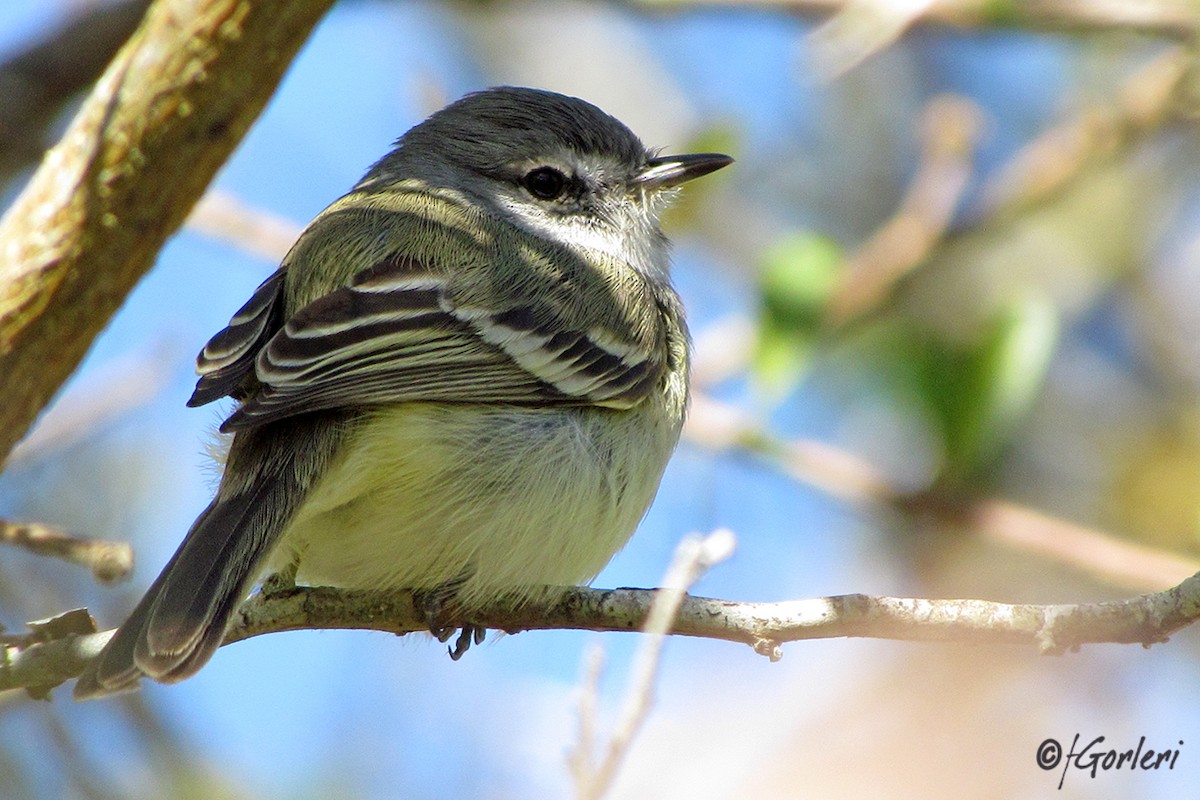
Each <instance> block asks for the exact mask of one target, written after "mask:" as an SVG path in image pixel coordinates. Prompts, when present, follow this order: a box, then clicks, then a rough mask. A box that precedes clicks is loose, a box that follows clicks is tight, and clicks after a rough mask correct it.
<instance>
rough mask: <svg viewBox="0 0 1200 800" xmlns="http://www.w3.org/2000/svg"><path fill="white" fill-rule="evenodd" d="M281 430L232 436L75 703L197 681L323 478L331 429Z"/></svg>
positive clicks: (78, 687) (287, 425)
mask: <svg viewBox="0 0 1200 800" xmlns="http://www.w3.org/2000/svg"><path fill="white" fill-rule="evenodd" d="M314 422H315V421H309V422H308V424H303V423H301V421H300V420H288V421H283V422H280V423H275V424H273V425H269V426H264V428H262V429H257V430H249V431H245V432H243V433H239V434H238V436H237V437H236V438H235V440H234V443H233V446H232V448H231V450H230V454H229V460H228V462H227V465H226V470H225V476H224V477H223V478H222V481H221V487H220V489H219V490H218V491H217V496H216V497H215V498H214V499H213V501H212V503H210V504H209V506H208V508H206V509H205V510H204V512H203V513H202V514H201V515H200V516H199V518H198V519H197V520H196V521H195V522H194V523H193V524H192V527H191V530H189V531H188V534H187V536H186V537H185V538H184V540H183V543H182V544H181V545H180V546H179V549H178V550H176V551H175V555H174V556H172V557H171V560H170V561H169V562H167V565H166V567H164V568H163V571H162V573H161V574H160V575H159V576H158V579H157V580H155V581H154V583H153V585H151V587H150V589H149V590H148V591H147V592H146V595H145V597H143V598H142V600H141V602H139V603H138V605H137V607H136V608H135V609H134V610H133V613H132V614H131V615H130V616H129V619H128V620H126V621H125V624H123V625H122V626H121V627H120V628H119V629H118V630H117V632H116V634H114V635H113V638H112V639H110V640H109V642H108V644H106V645H105V646H104V649H103V650H102V651H101V652H100V654H99V655H98V656H97V657H96V658H95V659H94V660H93V661H92V662H90V663H89V664H88V666H87V668H86V669H85V670H84V672H83V674H82V675H81V676H80V677H79V680H78V681H77V682H76V684H75V690H74V697H75V699H77V700H83V699H91V698H97V697H103V696H105V695H109V694H116V693H118V692H125V691H130V690H133V689H135V688H137V683H138V680H139V679H140V678H141V677H142V676H146V677H149V678H153V679H154V680H156V681H162V682H166V683H173V682H175V681H181V680H183V679H184V678H187V677H190V676H191V675H193V674H195V673H196V672H197V671H198V670H199V669H200V668H201V667H202V666H204V664H205V663H207V662H208V660H209V659H210V658H212V655H213V653H214V652H216V650H217V648H218V647H220V646H221V641H222V639H223V638H224V634H225V626H226V624H227V623H228V622H229V618H230V616H232V614H233V612H234V610H235V609H236V608H237V606H238V604H239V602H240V601H241V600H242V598H243V597H244V596H245V594H246V592H247V591H248V590H249V588H250V585H251V584H252V583H253V581H254V579H255V578H256V577H257V575H258V571H259V569H260V567H261V565H262V563H263V561H264V559H265V558H266V556H267V554H268V553H269V552H270V550H271V548H272V546H273V545H274V544H275V543H276V541H277V540H278V538H279V535H280V534H281V533H282V532H283V530H284V529H285V528H286V527H287V523H288V521H289V520H290V519H291V518H292V516H293V515H294V513H295V511H296V509H297V508H298V507H299V505H300V503H301V502H302V501H303V499H304V497H305V495H307V493H308V490H309V488H310V487H311V486H312V484H313V483H314V482H315V480H316V478H317V477H319V475H320V474H321V473H322V472H323V471H324V466H325V463H323V462H325V461H327V460H328V457H329V455H330V453H331V451H332V450H333V449H334V446H333V445H334V442H333V441H332V437H336V435H337V434H336V428H337V423H336V422H334V423H332V424H329V423H324V424H322V423H316V424H314Z"/></svg>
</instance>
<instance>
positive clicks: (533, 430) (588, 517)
mask: <svg viewBox="0 0 1200 800" xmlns="http://www.w3.org/2000/svg"><path fill="white" fill-rule="evenodd" d="M678 435H679V423H678V421H676V420H673V419H671V418H670V415H669V414H667V413H666V412H665V410H664V409H663V408H662V407H661V406H654V405H652V404H644V405H643V406H639V407H638V408H636V409H634V410H631V411H609V410H601V409H572V410H554V411H543V410H534V409H518V408H504V407H479V406H441V405H429V404H406V405H404V406H401V407H397V408H395V409H382V410H380V411H378V412H375V413H374V414H373V416H372V417H371V418H370V419H369V420H367V421H366V423H365V424H364V425H363V426H362V427H361V428H360V429H359V430H358V431H356V433H355V434H354V435H353V436H352V437H350V439H349V440H348V441H347V443H346V445H345V446H344V448H343V454H342V455H341V456H340V457H339V458H338V460H337V461H336V462H335V463H334V465H333V466H332V467H331V468H330V470H329V472H328V473H327V474H326V475H325V477H324V478H322V480H321V481H320V482H319V483H318V484H317V486H316V487H315V488H314V490H313V491H312V493H311V494H310V496H309V498H308V499H307V500H306V502H305V504H304V505H303V506H302V507H301V509H300V511H299V512H298V514H297V516H296V518H295V519H294V520H293V522H292V523H291V525H290V526H289V527H288V529H287V530H286V531H285V532H284V534H283V538H282V540H281V542H280V544H279V546H278V547H277V548H276V549H275V551H274V553H273V554H272V558H271V561H270V564H269V566H268V569H269V570H270V571H276V570H279V569H282V568H283V567H285V566H287V565H289V564H290V563H293V562H295V563H297V564H298V566H299V569H298V572H297V580H298V581H300V582H302V583H308V584H311V585H326V586H342V587H348V588H375V589H380V588H433V587H437V586H439V585H443V584H446V583H448V582H452V581H454V582H459V581H461V585H460V586H459V588H458V594H457V600H458V602H460V603H461V604H462V605H464V606H467V607H469V606H471V605H472V604H473V603H478V602H481V601H484V600H486V599H488V598H490V597H492V596H494V595H496V594H497V593H500V592H505V593H509V592H522V591H525V592H532V591H535V590H536V589H537V588H538V587H540V586H543V585H547V584H548V585H569V584H577V583H581V582H586V581H588V580H590V579H591V578H592V577H594V576H595V574H596V573H597V572H599V571H600V569H601V568H603V566H604V565H605V564H606V563H607V562H608V560H609V559H610V558H611V557H612V556H613V554H614V553H616V551H617V550H619V549H620V548H621V547H622V546H623V545H624V544H625V542H626V541H627V540H628V538H629V536H630V534H632V533H633V530H634V528H635V527H636V526H637V523H638V521H639V520H640V519H641V517H642V515H643V514H644V513H645V511H646V508H647V507H648V506H649V504H650V501H651V500H652V499H653V497H654V493H655V491H656V490H657V488H658V482H659V479H660V477H661V475H662V471H663V469H664V467H665V466H666V462H667V459H668V458H669V456H670V453H671V451H672V449H673V448H674V445H675V442H676V440H677V438H678Z"/></svg>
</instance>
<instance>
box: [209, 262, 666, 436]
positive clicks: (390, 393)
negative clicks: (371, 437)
mask: <svg viewBox="0 0 1200 800" xmlns="http://www.w3.org/2000/svg"><path fill="white" fill-rule="evenodd" d="M279 276H280V273H276V275H275V276H272V278H269V279H268V280H267V282H265V283H264V284H263V285H262V286H261V287H259V290H258V292H256V293H255V295H254V297H252V298H251V300H250V302H249V303H247V304H246V306H245V307H243V309H242V310H241V311H239V312H238V314H237V315H236V316H235V317H234V319H233V321H231V323H230V326H229V327H228V328H226V329H225V330H223V331H221V332H220V333H218V334H217V335H216V336H215V337H213V339H212V341H210V342H209V344H208V346H206V347H205V349H204V351H203V352H202V353H201V356H200V359H199V361H198V364H199V367H198V368H199V371H200V373H201V377H200V380H199V382H198V383H197V387H196V392H195V394H194V395H193V398H192V401H189V402H190V403H191V404H193V405H198V404H200V403H201V402H207V401H208V400H211V399H215V398H216V397H219V396H222V395H224V394H233V395H234V396H237V394H236V392H237V390H238V389H239V388H240V387H245V386H247V385H248V384H249V383H250V381H249V376H250V375H251V367H252V368H253V376H254V378H256V379H257V384H256V385H254V386H253V390H252V391H249V392H248V396H246V397H245V398H244V402H243V404H242V406H241V407H240V408H238V409H237V410H236V411H235V412H234V413H233V415H232V416H231V417H230V418H229V419H228V420H226V421H225V424H224V425H223V426H222V429H223V430H236V429H238V428H243V427H247V426H251V425H257V424H261V423H264V422H269V421H273V420H277V419H282V418H285V417H290V416H294V415H297V414H304V413H307V412H311V411H320V410H327V409H333V408H347V407H358V406H370V405H382V404H391V403H401V402H409V401H435V402H444V403H499V404H512V405H523V406H555V405H598V406H607V407H613V408H628V407H630V406H632V405H634V404H636V403H637V402H638V401H640V400H641V399H642V398H644V397H645V396H646V395H647V394H648V393H650V392H651V391H652V390H653V389H654V387H655V385H656V384H657V382H658V381H659V379H660V377H661V376H662V374H663V371H664V369H665V368H666V363H665V360H666V355H665V353H664V351H665V349H666V348H665V347H652V346H649V345H648V344H647V343H646V342H644V341H643V342H638V341H635V340H633V339H629V340H622V339H619V338H617V337H616V336H614V335H613V334H612V333H610V332H608V331H600V330H597V329H592V330H573V329H571V328H570V327H569V326H567V325H565V324H564V321H563V320H562V319H561V318H560V317H559V315H558V314H557V312H556V311H555V309H554V307H553V306H552V305H551V304H550V303H549V302H541V301H539V300H538V299H536V298H535V299H526V300H524V301H522V302H520V303H516V304H513V305H509V306H508V307H505V308H501V309H495V308H479V307H474V306H471V305H470V304H468V303H465V302H462V301H457V300H455V299H454V298H452V297H451V296H450V294H449V293H448V292H447V284H446V281H447V279H446V277H445V276H443V275H440V274H437V273H435V272H432V271H430V270H428V269H426V268H425V267H424V265H422V264H421V263H420V262H418V261H416V260H414V259H412V258H408V257H405V256H395V257H392V258H388V259H385V260H384V261H382V262H381V263H379V264H376V265H375V266H373V267H371V268H369V269H366V270H363V271H362V272H360V273H358V275H356V276H355V278H354V279H353V280H352V281H351V282H350V283H349V284H348V285H346V286H344V287H341V288H339V289H337V290H335V291H333V292H330V293H329V294H327V295H325V296H323V297H320V298H318V299H317V300H314V301H313V302H311V303H309V304H308V305H306V306H304V307H302V308H301V309H300V310H299V311H297V312H296V314H294V315H293V316H292V317H291V318H290V319H288V320H287V321H286V322H284V323H283V324H282V325H281V326H279V327H278V329H277V330H274V331H272V330H270V328H269V325H270V320H271V318H272V314H273V313H275V311H276V310H277V309H278V308H279V307H280V306H279V302H280V300H279V297H280V296H281V294H282V280H281V279H280V278H279ZM271 294H274V295H275V297H274V298H271V297H269V296H268V295H271ZM663 335H664V336H665V333H664V334H663Z"/></svg>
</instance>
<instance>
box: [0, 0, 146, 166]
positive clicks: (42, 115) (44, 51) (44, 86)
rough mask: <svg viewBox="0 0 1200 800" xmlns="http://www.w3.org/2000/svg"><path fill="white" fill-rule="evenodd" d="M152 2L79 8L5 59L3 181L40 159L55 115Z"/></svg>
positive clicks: (0, 139) (0, 78) (0, 107)
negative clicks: (35, 40) (56, 26)
mask: <svg viewBox="0 0 1200 800" xmlns="http://www.w3.org/2000/svg"><path fill="white" fill-rule="evenodd" d="M77 5H78V4H77ZM149 5H150V2H149V0H113V1H112V2H99V3H92V4H91V5H90V6H88V7H86V8H83V9H76V10H74V13H72V14H71V16H70V17H69V18H68V19H67V20H66V21H65V22H64V23H63V24H62V25H60V26H59V27H58V28H57V29H55V30H53V31H51V32H49V33H48V34H46V35H45V36H44V37H42V38H41V39H39V40H38V41H37V42H34V43H33V44H32V45H30V46H29V47H26V48H25V49H24V50H22V51H21V52H20V53H17V54H16V55H13V56H12V57H10V58H8V59H6V60H5V61H4V62H3V63H0V87H3V94H4V102H3V103H2V104H0V182H4V181H7V180H8V179H9V178H10V177H12V175H13V174H14V173H16V172H18V171H20V170H23V169H25V168H26V167H27V166H30V165H32V164H35V163H37V159H38V157H40V156H41V154H42V151H43V150H45V149H46V144H47V143H48V141H49V137H48V136H47V129H48V128H50V127H51V125H52V123H53V122H54V119H55V117H56V116H57V115H58V113H59V112H60V111H61V110H62V108H63V107H64V106H65V105H66V104H67V102H68V101H70V100H71V99H72V98H73V97H75V95H76V94H78V93H79V92H81V91H83V90H84V89H86V88H87V87H88V86H90V85H91V84H92V83H93V82H94V81H95V80H96V78H98V77H99V76H100V73H101V72H102V71H103V70H104V67H105V65H106V64H108V62H109V61H110V60H111V59H112V57H113V54H114V53H116V52H117V49H118V48H119V47H120V46H121V45H122V44H123V43H124V42H125V40H126V39H128V38H129V35H130V34H131V33H133V32H134V30H136V29H137V26H138V23H139V22H140V21H141V19H142V15H143V14H144V13H145V12H146V7H147V6H149Z"/></svg>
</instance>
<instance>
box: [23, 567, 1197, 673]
mask: <svg viewBox="0 0 1200 800" xmlns="http://www.w3.org/2000/svg"><path fill="white" fill-rule="evenodd" d="M659 593H660V592H659V591H658V590H653V589H588V588H584V587H570V588H562V589H561V590H560V591H556V592H554V593H553V594H552V595H550V596H548V598H547V599H544V600H541V601H535V602H513V601H512V600H510V599H506V598H501V599H499V600H497V601H496V602H495V603H493V604H491V605H489V606H486V607H484V608H481V609H479V610H477V611H475V612H472V614H471V621H472V622H474V623H476V624H479V625H483V626H486V627H488V628H494V629H499V630H503V631H507V632H509V633H518V632H520V631H532V630H564V629H566V630H589V631H613V632H618V631H638V630H641V629H642V628H643V627H644V626H645V624H646V620H647V619H648V618H649V615H650V609H651V606H652V605H653V603H654V599H655V597H656V596H658V594H659ZM1197 618H1200V574H1197V575H1193V576H1191V577H1190V578H1188V579H1187V580H1185V581H1183V582H1182V583H1180V584H1179V585H1178V586H1175V587H1172V588H1170V589H1166V590H1164V591H1161V592H1153V593H1150V594H1143V595H1140V596H1138V597H1133V598H1130V599H1127V600H1112V601H1107V602H1102V603H1081V604H1078V605H1011V604H1008V603H994V602H990V601H986V600H927V599H919V598H896V597H873V596H869V595H864V594H850V595H839V596H835V597H824V598H816V599H811V600H792V601H786V602H781V603H739V602H733V601H730V600H715V599H709V598H704V597H691V596H687V597H685V598H684V599H683V602H682V605H681V606H680V609H679V614H678V616H677V617H676V620H675V623H674V625H673V626H672V628H671V633H673V634H676V635H680V636H695V637H699V638H705V639H718V640H722V641H728V642H738V643H742V644H746V645H749V646H751V647H753V648H754V650H755V652H757V653H759V654H760V655H764V656H767V657H768V658H770V659H771V660H773V661H774V660H778V659H780V658H782V656H783V650H782V645H783V643H785V642H795V641H801V640H804V639H830V638H841V637H854V638H871V639H894V640H903V641H914V642H934V641H941V642H946V641H954V642H990V643H1004V644H1016V645H1024V646H1032V647H1036V648H1037V649H1038V651H1039V652H1041V653H1043V654H1060V653H1063V652H1065V651H1067V650H1074V649H1077V648H1078V647H1079V646H1080V645H1083V644H1097V643H1103V642H1110V643H1137V644H1142V645H1146V646H1149V645H1151V644H1156V643H1160V642H1165V641H1166V640H1167V637H1169V636H1170V635H1171V634H1172V633H1174V632H1175V631H1177V630H1179V629H1181V628H1183V627H1185V626H1187V625H1190V624H1192V623H1193V622H1194V621H1195V620H1196V619H1197ZM301 629H318V630H333V629H342V630H377V631H383V632H386V633H394V634H397V635H401V634H406V633H412V632H414V631H425V630H427V628H426V622H425V617H424V615H423V614H421V613H420V612H419V611H417V609H416V608H415V607H414V605H413V598H412V593H411V592H403V591H400V592H365V591H346V590H339V589H329V588H323V587H313V588H304V587H295V588H292V589H289V590H286V591H280V592H278V593H274V594H271V595H265V594H263V593H261V592H260V593H258V594H255V595H253V596H251V597H250V598H249V599H248V600H247V601H246V602H245V603H243V604H242V607H241V608H240V609H239V610H238V613H237V614H236V615H235V616H234V619H233V620H232V622H231V624H230V627H229V629H228V630H227V631H226V635H225V643H226V644H231V643H233V642H238V641H241V640H243V639H249V638H251V637H253V636H262V635H263V634H267V633H277V632H280V631H292V630H301ZM112 634H113V631H104V632H102V633H92V634H68V635H64V636H61V637H59V638H54V639H50V640H42V639H40V638H39V639H37V640H36V641H32V642H30V643H26V642H23V641H21V640H19V638H18V639H14V638H13V637H8V639H7V640H5V641H4V642H3V648H4V652H3V656H2V658H0V690H3V689H16V688H25V687H40V688H42V689H43V690H44V689H45V688H46V687H53V686H56V685H58V684H60V683H62V682H63V681H66V680H69V679H70V678H73V677H75V676H77V675H78V674H79V673H80V672H82V671H83V667H84V665H85V664H86V663H87V661H88V660H89V659H91V658H94V657H95V656H96V655H97V654H98V653H99V652H100V649H101V648H102V647H103V646H104V643H105V642H107V641H108V639H109V638H110V637H111V636H112Z"/></svg>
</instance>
